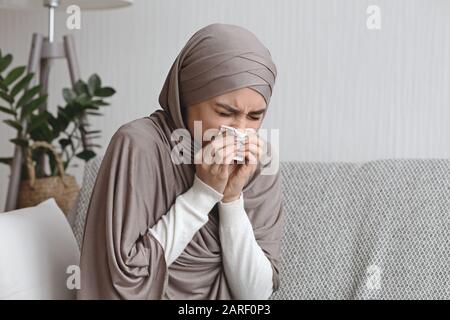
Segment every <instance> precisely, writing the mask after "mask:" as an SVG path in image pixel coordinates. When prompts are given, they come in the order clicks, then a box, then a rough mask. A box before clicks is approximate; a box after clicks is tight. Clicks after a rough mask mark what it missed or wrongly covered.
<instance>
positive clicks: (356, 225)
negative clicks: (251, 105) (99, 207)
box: [71, 158, 450, 299]
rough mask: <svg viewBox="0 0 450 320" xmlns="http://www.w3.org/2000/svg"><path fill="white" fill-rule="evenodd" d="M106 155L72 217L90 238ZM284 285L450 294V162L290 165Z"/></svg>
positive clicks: (347, 295) (317, 295) (315, 294)
mask: <svg viewBox="0 0 450 320" xmlns="http://www.w3.org/2000/svg"><path fill="white" fill-rule="evenodd" d="M100 162H101V159H100V158H96V159H94V160H92V161H90V162H89V163H88V164H87V166H86V169H85V174H84V180H83V187H82V191H81V193H80V196H79V199H78V202H77V204H76V207H75V208H74V210H73V212H72V214H71V222H72V226H73V230H74V233H75V236H76V238H77V241H78V243H79V244H80V243H81V239H82V230H83V227H84V218H85V213H86V209H87V205H88V202H89V197H90V193H91V190H92V187H93V184H94V181H95V176H96V173H97V170H98V168H99V165H100ZM280 170H281V172H282V179H283V198H284V236H283V239H282V254H281V266H282V267H281V286H280V288H279V290H278V291H276V292H275V293H274V294H273V295H272V297H271V299H450V160H447V159H445V160H444V159H442V160H441V159H428V160H426V159H423V160H419V159H417V160H378V161H371V162H366V163H305V162H303V163H302V162H283V163H281V166H280Z"/></svg>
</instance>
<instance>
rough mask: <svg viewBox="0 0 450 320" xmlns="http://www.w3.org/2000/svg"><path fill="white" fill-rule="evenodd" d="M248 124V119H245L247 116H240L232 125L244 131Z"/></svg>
mask: <svg viewBox="0 0 450 320" xmlns="http://www.w3.org/2000/svg"><path fill="white" fill-rule="evenodd" d="M246 125H247V121H246V120H245V117H240V118H238V119H236V120H235V121H234V122H233V124H232V126H233V127H234V128H236V129H239V130H240V131H244V130H245V128H246Z"/></svg>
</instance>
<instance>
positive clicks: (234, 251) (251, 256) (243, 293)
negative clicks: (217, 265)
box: [219, 193, 273, 300]
mask: <svg viewBox="0 0 450 320" xmlns="http://www.w3.org/2000/svg"><path fill="white" fill-rule="evenodd" d="M219 217H220V229H219V233H220V242H221V246H222V252H223V253H222V254H223V265H224V271H225V276H226V278H227V282H228V284H229V285H230V288H231V291H232V292H233V297H234V298H235V299H246V300H247V299H268V298H269V297H270V295H271V294H272V291H273V282H272V273H273V271H272V265H271V263H270V261H269V259H268V258H267V257H266V255H265V254H264V252H263V251H262V249H261V247H260V246H259V245H258V243H257V241H256V239H255V235H254V233H253V227H252V225H251V223H250V220H249V219H248V216H247V213H246V212H245V208H244V200H243V194H242V193H241V196H240V198H239V199H238V200H235V201H232V202H229V203H222V202H219Z"/></svg>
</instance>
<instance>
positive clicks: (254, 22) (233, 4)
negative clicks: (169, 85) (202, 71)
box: [0, 0, 450, 208]
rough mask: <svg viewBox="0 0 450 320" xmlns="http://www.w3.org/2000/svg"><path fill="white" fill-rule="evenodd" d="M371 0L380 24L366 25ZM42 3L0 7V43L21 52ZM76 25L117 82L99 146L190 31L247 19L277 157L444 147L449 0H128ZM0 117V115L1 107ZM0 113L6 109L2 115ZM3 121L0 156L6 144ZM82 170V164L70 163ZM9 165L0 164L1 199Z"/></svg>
mask: <svg viewBox="0 0 450 320" xmlns="http://www.w3.org/2000/svg"><path fill="white" fill-rule="evenodd" d="M369 5H378V6H379V7H380V8H381V13H382V20H381V22H382V26H381V30H376V31H374V30H368V29H367V27H366V19H367V14H366V8H367V7H368V6H369ZM46 16H47V15H46V12H45V11H42V12H40V13H31V12H29V13H25V12H6V11H0V48H1V49H2V50H3V52H11V53H13V54H14V56H15V61H16V63H20V64H25V63H26V62H27V57H28V50H29V46H30V40H31V34H32V32H34V31H38V32H42V33H44V34H45V33H46ZM65 18H66V15H65V13H58V16H57V27H58V30H57V32H56V36H57V38H58V37H59V36H61V35H62V34H65V33H73V34H74V36H75V39H76V43H77V50H78V55H79V61H80V66H81V72H82V76H83V77H85V78H86V77H87V76H89V75H90V74H91V73H93V72H97V73H99V74H100V75H101V76H102V78H103V80H104V82H105V83H107V84H110V85H112V86H113V87H115V88H116V89H117V92H118V93H117V94H116V96H115V97H114V99H113V106H112V107H111V108H110V109H109V110H108V111H107V112H106V114H105V116H104V117H103V118H98V119H94V122H93V124H94V126H95V127H97V128H101V129H102V130H103V138H102V140H101V141H100V143H101V144H102V145H103V146H105V147H106V145H107V143H108V141H109V138H110V137H111V135H112V134H113V132H114V131H115V130H116V129H117V128H118V127H119V126H120V125H121V124H123V123H125V122H127V121H129V120H132V119H135V118H139V117H142V116H145V115H148V114H150V113H151V112H153V111H154V110H156V109H157V108H158V95H159V92H160V89H161V86H162V84H163V81H164V79H165V76H166V74H167V72H168V70H169V68H170V66H171V64H172V62H173V60H174V59H175V57H176V56H177V54H178V52H179V50H180V49H181V48H182V47H183V45H184V44H185V42H186V41H187V40H188V38H189V37H190V36H191V35H192V33H194V32H195V31H196V30H197V29H199V28H201V27H202V26H204V25H207V24H209V23H213V22H225V23H232V24H239V25H242V26H244V27H247V28H249V29H250V30H252V31H253V32H254V33H255V34H256V35H257V36H258V37H259V38H260V39H261V40H262V41H263V42H264V43H265V44H266V45H267V46H268V48H269V49H270V51H271V53H272V55H273V57H274V60H275V62H276V64H277V67H278V71H279V76H278V79H277V83H276V87H275V93H274V96H273V98H272V100H271V105H270V111H269V114H268V116H267V118H266V122H265V124H264V127H266V128H280V130H281V131H280V135H281V140H282V143H281V150H280V154H281V159H282V160H301V161H365V160H371V159H379V158H419V157H420V158H447V157H449V156H450V126H449V121H450V95H449V90H448V89H449V88H450V1H446V0H410V1H406V0H384V1H382V0H370V1H368V0H307V1H304V0H303V1H302V0H283V1H280V0H227V1H222V0H184V1H181V0H151V1H146V0H135V4H134V5H133V6H132V7H129V8H126V9H121V10H113V11H102V12H86V13H83V14H82V21H81V23H82V25H81V26H82V29H81V30H77V31H69V30H66V29H65ZM65 72H66V69H65V64H64V63H63V62H62V61H58V62H57V63H56V65H55V68H54V70H53V73H52V75H51V78H50V81H51V88H50V92H51V94H52V95H53V96H52V97H51V99H50V104H51V106H52V107H51V108H52V110H53V108H55V106H56V105H57V104H58V103H62V98H61V88H62V87H63V86H68V85H69V80H68V77H67V76H66V74H65ZM0 117H3V116H0ZM2 119H3V118H2ZM12 134H13V132H12V130H11V129H10V128H9V127H7V126H6V125H4V124H1V125H0V156H9V155H11V154H12V150H13V148H12V145H11V143H10V142H9V141H8V140H9V139H10V138H12ZM72 173H74V174H76V175H77V177H78V179H79V181H80V182H81V179H80V174H81V170H80V169H78V170H72ZM8 175H9V170H8V168H7V167H6V166H1V167H0V188H1V192H0V208H3V203H4V197H5V194H6V185H7V179H8Z"/></svg>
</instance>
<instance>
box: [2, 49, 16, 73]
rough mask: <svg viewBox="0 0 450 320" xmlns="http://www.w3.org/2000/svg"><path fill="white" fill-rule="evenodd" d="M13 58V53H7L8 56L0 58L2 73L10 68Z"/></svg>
mask: <svg viewBox="0 0 450 320" xmlns="http://www.w3.org/2000/svg"><path fill="white" fill-rule="evenodd" d="M12 59H13V57H12V55H11V54H7V55H6V56H4V57H2V59H1V60H0V73H1V72H3V71H4V70H6V68H8V66H9V65H10V63H11V61H12Z"/></svg>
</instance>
